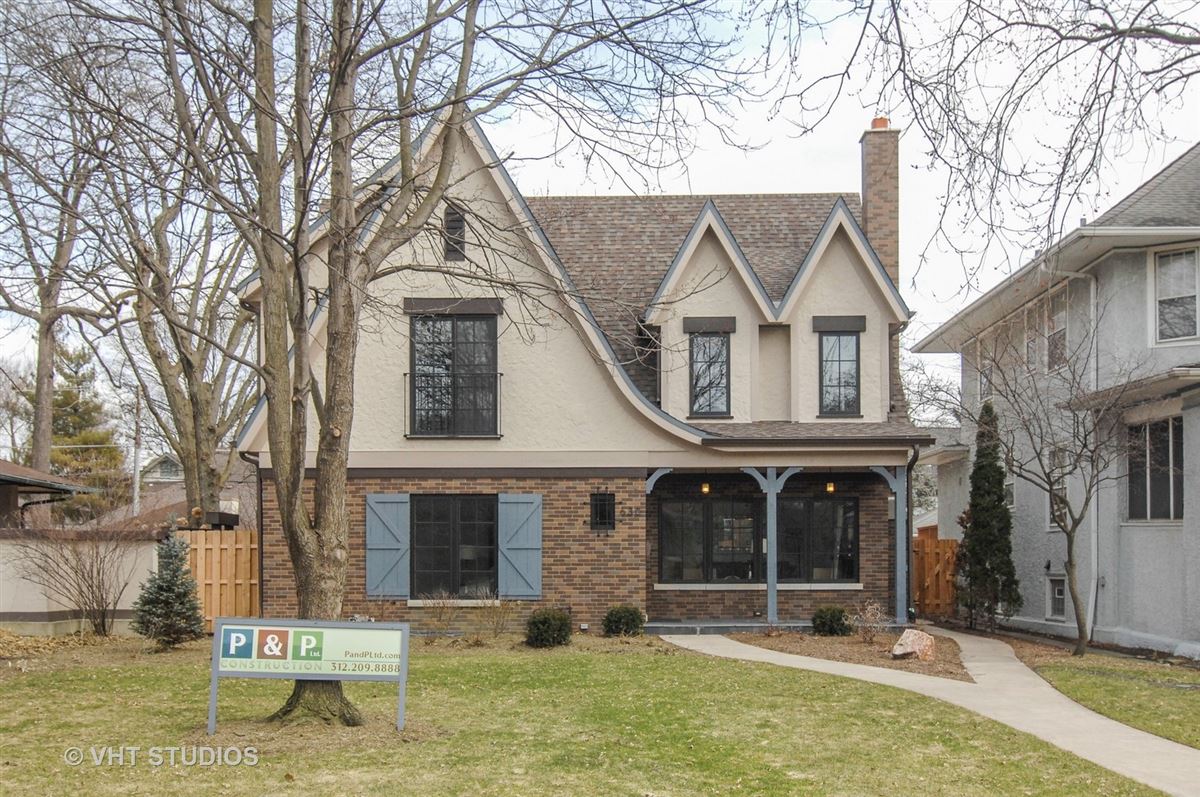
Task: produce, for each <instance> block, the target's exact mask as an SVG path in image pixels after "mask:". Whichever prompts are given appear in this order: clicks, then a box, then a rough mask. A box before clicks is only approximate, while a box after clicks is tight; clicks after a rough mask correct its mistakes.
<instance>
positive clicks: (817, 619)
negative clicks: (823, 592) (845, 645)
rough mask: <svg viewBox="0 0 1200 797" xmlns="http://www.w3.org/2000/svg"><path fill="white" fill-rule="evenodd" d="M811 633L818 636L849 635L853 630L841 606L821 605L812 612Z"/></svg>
mask: <svg viewBox="0 0 1200 797" xmlns="http://www.w3.org/2000/svg"><path fill="white" fill-rule="evenodd" d="M812 624H813V633H814V634H817V635H818V636H849V635H850V633H851V632H852V631H853V630H854V629H853V628H852V627H851V626H850V618H849V617H847V616H846V610H845V609H843V608H842V607H841V606H822V607H820V608H819V609H817V610H816V611H815V612H813V620H812Z"/></svg>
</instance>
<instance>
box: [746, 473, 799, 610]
mask: <svg viewBox="0 0 1200 797" xmlns="http://www.w3.org/2000/svg"><path fill="white" fill-rule="evenodd" d="M742 472H743V473H746V474H749V475H750V476H753V477H754V480H755V481H756V482H758V486H759V487H761V488H762V491H763V492H764V493H766V495H767V622H768V623H770V624H772V625H774V624H776V623H778V622H779V512H778V506H779V491H780V490H781V489H782V488H783V485H784V483H786V482H787V480H788V479H790V478H791V477H792V476H795V475H796V474H797V473H799V472H800V468H788V469H787V470H785V471H784V472H783V473H780V474H779V475H776V473H775V468H767V473H766V475H765V476H764V475H763V474H761V473H759V472H758V468H742Z"/></svg>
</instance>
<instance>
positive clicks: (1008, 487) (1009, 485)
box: [1004, 473, 1017, 509]
mask: <svg viewBox="0 0 1200 797" xmlns="http://www.w3.org/2000/svg"><path fill="white" fill-rule="evenodd" d="M1016 488H1017V483H1016V481H1015V480H1014V478H1013V475H1012V474H1011V473H1005V474H1004V505H1005V506H1006V507H1008V508H1009V509H1012V508H1013V507H1014V506H1015V505H1016V503H1017V491H1016Z"/></svg>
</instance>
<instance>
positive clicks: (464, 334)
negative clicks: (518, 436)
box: [410, 315, 499, 437]
mask: <svg viewBox="0 0 1200 797" xmlns="http://www.w3.org/2000/svg"><path fill="white" fill-rule="evenodd" d="M412 363H413V372H412V374H411V376H410V382H411V408H412V414H411V428H412V434H413V435H416V436H430V437H455V436H467V437H470V436H476V437H480V436H491V435H495V434H496V433H497V423H496V420H497V408H498V401H497V399H498V395H497V394H498V392H499V391H498V389H497V387H498V384H499V374H498V373H497V372H496V317H495V316H490V315H489V316H465V315H454V316H414V317H413V320H412Z"/></svg>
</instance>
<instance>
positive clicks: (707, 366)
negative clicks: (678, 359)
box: [691, 332, 729, 415]
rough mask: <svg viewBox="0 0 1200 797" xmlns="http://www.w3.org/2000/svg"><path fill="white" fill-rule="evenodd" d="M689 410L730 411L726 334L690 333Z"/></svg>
mask: <svg viewBox="0 0 1200 797" xmlns="http://www.w3.org/2000/svg"><path fill="white" fill-rule="evenodd" d="M691 414H692V415H728V414H729V334H728V333H726V332H696V333H693V334H692V336H691Z"/></svg>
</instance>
